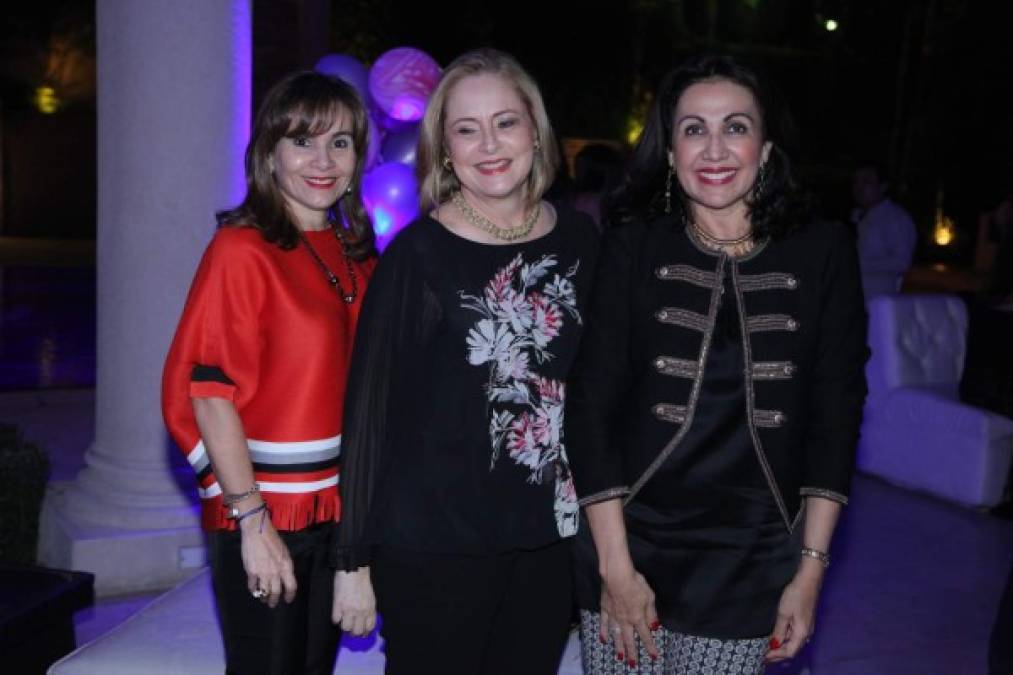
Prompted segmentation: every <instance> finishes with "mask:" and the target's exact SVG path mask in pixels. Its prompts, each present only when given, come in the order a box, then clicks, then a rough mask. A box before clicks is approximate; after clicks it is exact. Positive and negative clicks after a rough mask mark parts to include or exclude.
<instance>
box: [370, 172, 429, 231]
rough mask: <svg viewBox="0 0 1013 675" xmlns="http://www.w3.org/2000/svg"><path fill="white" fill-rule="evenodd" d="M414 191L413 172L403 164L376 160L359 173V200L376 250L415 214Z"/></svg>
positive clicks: (415, 187)
mask: <svg viewBox="0 0 1013 675" xmlns="http://www.w3.org/2000/svg"><path fill="white" fill-rule="evenodd" d="M417 195H418V186H417V184H416V182H415V172H414V171H413V169H412V167H410V166H408V165H407V164H401V163H400V162H387V163H384V164H379V165H377V166H376V167H374V168H373V169H371V170H370V171H368V172H367V173H366V175H365V176H363V178H362V201H363V203H364V205H365V206H366V211H367V213H369V217H370V219H372V221H373V231H374V232H375V233H376V246H377V248H378V249H379V250H381V251H382V250H383V249H384V247H386V246H387V244H388V242H390V240H391V239H393V238H394V235H396V234H397V233H398V231H400V230H401V228H403V227H404V226H405V225H407V224H408V223H410V222H411V221H412V220H413V219H414V218H415V217H416V216H417V215H418V214H419V201H418V196H417Z"/></svg>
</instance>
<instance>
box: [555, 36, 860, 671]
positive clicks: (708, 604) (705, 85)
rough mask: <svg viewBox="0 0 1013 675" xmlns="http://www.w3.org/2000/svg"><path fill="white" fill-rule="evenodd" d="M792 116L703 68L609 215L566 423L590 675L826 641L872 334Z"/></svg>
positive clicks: (649, 140)
mask: <svg viewBox="0 0 1013 675" xmlns="http://www.w3.org/2000/svg"><path fill="white" fill-rule="evenodd" d="M777 104H778V101H777V100H776V99H775V98H774V97H773V96H771V95H770V93H769V89H768V87H767V86H766V84H765V83H764V82H763V81H762V80H761V79H760V77H759V76H758V75H757V73H756V72H755V71H753V70H751V69H750V68H748V67H746V66H745V65H743V64H742V63H740V62H738V61H736V60H734V59H732V58H729V57H723V56H703V57H697V58H695V59H692V60H690V61H688V62H687V63H685V64H684V65H682V66H681V67H679V68H677V69H676V70H674V71H673V72H671V73H670V74H669V75H668V76H667V77H666V78H665V80H664V81H663V83H662V86H661V88H660V90H659V93H658V96H657V98H656V101H655V104H654V107H653V110H652V114H651V117H650V119H649V121H648V124H647V127H646V129H645V131H644V134H643V136H642V137H641V140H640V142H639V144H638V146H637V148H636V149H635V151H634V157H633V161H632V164H631V168H630V172H629V175H628V176H627V178H626V181H625V183H624V185H623V186H622V187H621V188H620V190H619V191H618V192H617V193H616V194H615V195H614V198H613V200H612V203H611V204H610V205H609V207H607V211H606V212H607V213H608V214H609V216H610V220H611V223H612V225H613V227H612V229H611V230H609V231H608V232H607V233H606V235H605V238H604V240H603V243H602V249H601V254H600V258H599V263H598V266H597V273H596V280H595V287H594V291H593V294H592V299H591V303H590V310H589V315H588V320H587V327H586V331H585V335H584V341H583V345H582V348H581V354H580V356H579V358H578V362H577V364H576V366H575V368H574V375H573V376H572V377H571V381H570V383H569V399H568V405H567V416H566V436H567V439H568V441H569V446H570V447H571V448H572V455H571V456H572V463H573V472H574V478H575V481H576V487H577V491H578V496H579V497H580V502H581V504H582V505H583V506H584V507H585V511H586V514H587V518H586V519H584V521H585V524H584V525H583V526H582V531H581V533H580V534H579V535H578V543H577V584H578V596H579V601H580V605H581V609H582V616H581V618H582V621H581V623H582V640H583V645H584V647H583V657H584V667H585V672H588V673H595V674H600V673H615V672H635V671H637V669H638V668H641V667H642V668H644V669H645V670H644V672H665V673H697V672H701V673H703V672H706V673H740V672H741V673H758V672H760V671H761V670H762V668H763V664H764V661H768V662H773V661H779V660H783V659H786V658H790V657H792V656H794V655H795V654H796V653H797V652H798V651H799V649H800V648H801V647H802V645H803V644H804V643H805V642H806V641H807V640H808V639H809V636H810V635H811V633H812V630H813V617H814V614H815V609H816V603H817V599H818V596H819V591H820V585H821V583H822V580H823V576H824V572H825V569H826V567H827V566H828V565H829V562H830V557H829V546H830V540H831V536H832V534H833V530H834V527H835V525H836V522H837V518H838V515H839V512H840V509H841V506H842V505H843V504H846V503H847V493H848V485H849V482H850V479H851V472H852V465H853V456H854V448H855V443H856V441H857V436H858V428H859V422H860V416H861V410H862V404H863V401H864V398H865V393H866V387H865V378H864V370H863V368H864V363H865V360H866V358H867V349H866V346H865V337H866V336H865V331H866V315H865V308H864V302H863V298H862V290H861V283H860V277H859V272H858V263H857V257H856V254H855V250H854V244H853V243H852V241H851V238H850V237H849V235H848V234H847V232H846V231H845V230H844V229H843V227H837V226H830V225H824V224H810V223H809V222H808V218H807V209H806V208H805V207H806V200H805V199H804V197H803V193H802V191H801V190H800V189H799V188H798V187H797V185H796V183H795V181H794V179H793V177H792V172H791V164H790V161H789V158H788V154H787V153H786V152H785V147H784V145H785V141H784V139H785V137H786V126H787V125H786V123H785V115H784V114H783V113H782V112H781V110H780V107H779V106H778V105H777ZM644 661H647V663H644Z"/></svg>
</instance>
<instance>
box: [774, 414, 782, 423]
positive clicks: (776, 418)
mask: <svg viewBox="0 0 1013 675" xmlns="http://www.w3.org/2000/svg"><path fill="white" fill-rule="evenodd" d="M774 424H784V415H782V414H781V413H775V414H774Z"/></svg>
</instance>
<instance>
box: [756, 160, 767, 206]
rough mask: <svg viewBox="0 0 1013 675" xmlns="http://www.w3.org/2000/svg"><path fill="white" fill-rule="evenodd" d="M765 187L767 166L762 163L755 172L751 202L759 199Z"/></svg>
mask: <svg viewBox="0 0 1013 675" xmlns="http://www.w3.org/2000/svg"><path fill="white" fill-rule="evenodd" d="M765 187H767V164H766V162H764V163H763V164H761V165H760V168H759V169H757V171H756V180H755V181H754V182H753V201H756V200H758V199H759V198H760V195H762V194H763V189H764V188H765Z"/></svg>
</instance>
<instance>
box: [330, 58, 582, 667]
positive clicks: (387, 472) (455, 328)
mask: <svg viewBox="0 0 1013 675" xmlns="http://www.w3.org/2000/svg"><path fill="white" fill-rule="evenodd" d="M555 148H556V143H555V139H554V136H553V132H552V128H551V126H550V125H549V121H548V118H547V116H546V113H545V108H544V105H543V103H542V98H541V95H540V94H539V91H538V88H537V86H536V85H535V83H534V82H533V80H532V79H531V77H530V76H529V75H528V74H527V73H525V72H524V70H523V69H522V68H521V67H520V65H518V64H517V62H516V61H515V60H514V59H513V58H511V57H510V56H508V55H506V54H503V53H501V52H496V51H492V50H482V51H476V52H471V53H468V54H465V55H463V56H461V57H460V58H458V59H457V60H455V61H454V62H453V63H451V64H450V66H448V68H447V70H446V71H445V72H444V75H443V79H442V81H441V82H440V84H439V85H438V87H437V88H436V90H435V91H434V93H433V95H432V97H431V99H430V102H429V107H428V110H427V111H426V115H425V118H424V119H423V121H422V128H421V133H420V142H419V151H418V163H419V169H418V170H419V177H420V184H421V191H422V206H423V211H424V212H426V215H424V216H422V217H420V218H419V219H418V220H417V221H416V222H414V223H413V224H411V225H409V226H408V227H407V228H406V229H405V231H403V232H402V233H401V234H400V235H399V236H398V237H397V238H396V239H395V241H394V242H393V243H392V244H391V245H390V247H389V248H388V249H387V251H386V252H385V253H384V255H383V257H382V258H381V261H380V263H379V265H378V267H377V270H376V275H375V276H374V278H373V281H372V285H371V287H370V292H369V294H368V295H367V297H366V300H365V306H364V307H363V314H362V318H361V323H360V327H359V331H358V333H357V337H356V340H357V343H356V349H355V353H354V355H353V359H352V361H353V365H352V370H351V374H350V381H349V390H348V399H347V405H346V410H345V415H346V417H345V420H346V427H345V437H344V444H343V457H344V467H343V472H342V484H341V489H342V498H343V504H344V509H345V510H344V514H343V521H342V527H341V531H340V536H339V542H338V547H337V549H336V562H337V566H338V567H339V569H341V570H345V571H340V572H338V574H337V578H336V594H335V602H334V604H335V612H334V614H335V615H334V618H335V620H337V621H340V622H341V623H342V625H343V626H344V627H345V628H347V629H349V630H352V631H353V632H358V631H363V630H366V629H368V628H369V627H370V626H371V624H372V622H373V614H372V598H373V595H372V593H373V592H372V586H373V585H375V587H376V599H377V608H378V610H379V612H380V613H381V614H382V616H383V635H384V637H385V639H386V645H387V646H386V654H387V672H388V673H429V672H433V673H436V672H438V673H442V674H450V673H462V674H467V675H476V674H492V673H512V674H516V673H522V672H523V673H531V674H533V675H538V674H539V673H545V674H548V673H555V672H556V669H557V667H558V661H559V657H560V654H561V652H562V648H563V645H564V642H565V639H566V635H567V628H568V624H569V616H570V609H571V571H570V550H569V538H570V537H572V536H573V534H574V533H575V532H576V530H577V518H578V510H577V501H576V495H575V494H574V490H573V481H572V479H571V476H570V468H569V464H568V460H567V454H566V443H565V439H564V437H563V433H562V422H563V420H562V414H563V403H564V398H565V387H564V384H563V383H564V380H565V378H566V376H567V374H568V371H569V368H570V363H571V361H572V360H573V357H574V355H575V353H576V349H577V343H578V341H579V339H580V335H581V331H582V328H583V323H584V320H583V310H584V298H585V296H586V293H587V291H588V281H589V278H590V271H591V267H592V263H593V262H594V257H595V251H596V234H595V230H594V225H593V224H592V223H591V222H590V220H589V219H587V218H586V217H585V216H581V215H578V214H577V213H575V212H563V211H557V210H556V209H555V208H553V207H552V206H551V205H549V204H548V203H547V202H545V201H543V200H542V198H541V197H542V194H543V193H544V192H545V190H546V188H547V187H548V186H549V184H550V183H551V181H552V178H553V175H554V173H555V170H556V166H557V162H558V158H557V156H556V150H555ZM451 646H452V647H451Z"/></svg>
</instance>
